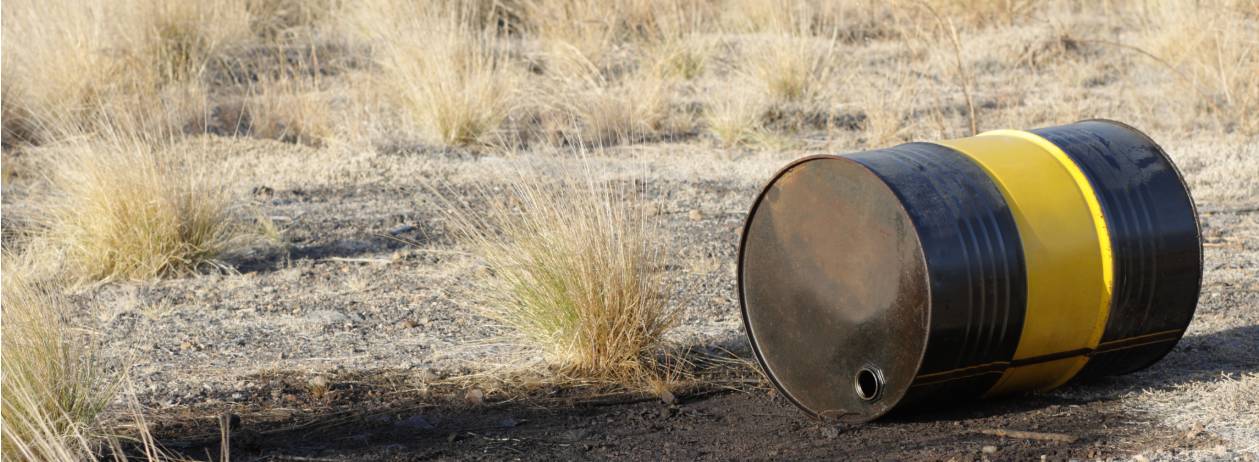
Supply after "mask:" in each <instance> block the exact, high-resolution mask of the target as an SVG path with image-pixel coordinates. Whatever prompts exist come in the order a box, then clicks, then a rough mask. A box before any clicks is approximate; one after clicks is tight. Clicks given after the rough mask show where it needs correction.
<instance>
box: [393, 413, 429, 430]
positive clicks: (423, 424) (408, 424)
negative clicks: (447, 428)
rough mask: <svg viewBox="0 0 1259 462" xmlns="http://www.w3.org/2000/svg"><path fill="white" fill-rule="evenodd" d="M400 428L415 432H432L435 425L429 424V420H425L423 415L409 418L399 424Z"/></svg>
mask: <svg viewBox="0 0 1259 462" xmlns="http://www.w3.org/2000/svg"><path fill="white" fill-rule="evenodd" d="M398 426H399V427H404V428H410V429H415V430H432V429H433V428H434V427H433V424H432V423H429V421H428V419H425V418H424V416H422V415H413V416H411V417H408V418H406V420H403V421H401V422H398Z"/></svg>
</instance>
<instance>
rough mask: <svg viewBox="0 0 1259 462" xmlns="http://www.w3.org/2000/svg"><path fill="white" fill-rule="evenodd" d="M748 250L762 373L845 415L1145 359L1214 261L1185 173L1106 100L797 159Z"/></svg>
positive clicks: (1163, 347)
mask: <svg viewBox="0 0 1259 462" xmlns="http://www.w3.org/2000/svg"><path fill="white" fill-rule="evenodd" d="M738 263H739V271H738V283H739V296H740V302H741V304H742V310H743V321H744V327H745V328H746V330H747V335H748V337H749V339H750V340H751V344H752V349H753V351H754V352H755V354H756V357H757V360H758V361H759V362H760V364H761V366H762V367H763V368H764V370H765V372H766V375H767V376H768V377H769V378H770V380H771V381H772V382H773V383H774V385H775V386H776V387H777V388H778V389H779V390H780V391H781V392H782V394H783V395H784V396H786V397H787V398H788V399H790V400H791V401H793V402H794V403H796V404H797V405H798V406H800V407H801V408H803V409H804V410H806V411H808V412H810V413H812V414H815V415H818V416H822V417H828V418H834V419H839V420H841V421H847V422H863V421H868V420H871V419H874V418H877V417H879V416H881V415H883V414H885V413H887V412H889V411H892V410H899V409H912V408H915V407H920V406H923V405H931V404H938V403H950V402H956V401H958V400H963V399H971V398H979V397H989V396H997V395H1007V394H1015V393H1024V392H1034V391H1045V390H1049V389H1052V388H1055V387H1058V386H1060V385H1062V384H1064V383H1066V382H1068V381H1071V380H1072V379H1076V378H1085V377H1095V376H1100V375H1108V374H1122V373H1127V372H1132V371H1135V370H1138V369H1141V368H1144V367H1146V366H1149V365H1150V364H1152V363H1154V362H1155V361H1157V360H1158V359H1159V358H1161V357H1162V356H1163V355H1165V354H1167V352H1168V351H1170V350H1171V348H1172V347H1173V346H1174V345H1175V344H1176V342H1177V341H1178V340H1179V339H1180V338H1181V336H1182V335H1183V334H1184V332H1185V328H1186V327H1187V326H1188V324H1189V321H1190V319H1191V318H1192V316H1193V312H1194V308H1195V307H1196V305H1197V300H1198V292H1199V288H1200V286H1201V279H1202V247H1201V234H1200V231H1199V228H1198V219H1197V213H1196V211H1195V209H1194V204H1193V200H1192V199H1191V198H1190V196H1189V191H1188V188H1187V186H1186V185H1185V182H1184V180H1183V178H1182V177H1181V176H1180V174H1179V172H1178V171H1177V170H1176V167H1175V166H1174V165H1173V164H1172V162H1171V160H1170V159H1169V158H1168V157H1167V155H1166V153H1164V151H1163V150H1162V148H1160V147H1159V146H1158V145H1157V144H1155V143H1154V142H1153V141H1152V140H1151V139H1150V138H1149V137H1147V136H1145V135H1144V134H1142V133H1141V132H1139V131H1137V130H1136V129H1134V128H1132V127H1129V126H1127V125H1123V124H1120V123H1117V122H1112V121H1106V120H1088V121H1082V122H1078V123H1074V124H1070V125H1062V126H1057V127H1049V128H1043V129H1037V130H1030V131H1021V130H997V131H991V132H986V133H983V134H980V135H978V136H973V137H969V138H962V139H957V140H950V141H943V142H938V143H909V144H902V145H900V146H896V147H892V148H888V149H881V150H874V151H866V152H859V153H855V154H846V155H822V156H811V157H806V158H803V159H800V160H797V161H795V162H793V163H791V164H790V165H788V166H787V167H785V168H783V169H782V170H781V171H779V172H778V173H777V174H776V175H775V176H774V177H773V179H772V180H771V181H770V182H769V184H768V185H766V186H765V188H764V189H763V190H762V191H761V193H760V195H759V196H758V197H757V199H756V202H755V203H754V204H753V206H752V209H751V212H750V213H749V215H748V218H747V222H746V224H745V226H744V232H743V235H742V242H741V244H740V248H739V262H738Z"/></svg>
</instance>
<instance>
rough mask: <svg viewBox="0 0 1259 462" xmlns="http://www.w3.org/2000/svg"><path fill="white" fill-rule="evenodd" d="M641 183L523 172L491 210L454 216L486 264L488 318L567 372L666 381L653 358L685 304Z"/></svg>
mask: <svg viewBox="0 0 1259 462" xmlns="http://www.w3.org/2000/svg"><path fill="white" fill-rule="evenodd" d="M638 187H639V186H630V185H625V184H620V183H612V182H605V181H601V180H597V179H594V178H593V177H591V176H590V175H589V172H587V173H586V174H585V175H582V174H574V175H572V176H569V177H567V178H565V179H560V180H550V179H544V178H543V177H533V176H523V175H522V176H520V177H519V178H517V179H516V180H514V181H511V182H510V183H509V184H508V185H507V186H506V191H507V195H506V197H502V195H501V193H498V194H494V195H488V194H487V195H486V198H487V199H488V200H489V201H490V205H489V206H488V209H487V210H486V211H485V212H484V214H476V215H472V214H469V213H466V212H461V213H456V214H454V215H453V216H452V223H453V224H454V229H455V230H456V232H457V234H458V235H459V236H460V237H461V239H462V240H464V241H465V242H466V243H467V244H468V245H469V246H471V247H472V248H473V249H475V251H476V252H477V254H478V255H480V256H481V257H482V258H483V259H484V261H485V263H486V265H487V266H488V269H489V272H488V274H487V277H486V278H485V279H484V280H483V282H484V284H485V285H484V293H485V294H486V297H487V301H486V304H485V305H486V306H487V312H486V315H487V316H488V317H489V318H491V319H493V320H495V321H497V322H499V323H501V325H503V326H504V327H506V328H508V335H509V336H512V337H514V338H515V339H516V340H517V341H519V342H520V343H522V344H523V345H525V346H527V347H530V348H532V349H534V350H536V351H540V352H541V353H542V354H543V356H544V357H545V358H546V360H547V362H548V363H549V364H550V365H552V366H553V367H554V368H555V370H556V371H557V372H558V373H560V374H561V375H563V376H566V377H570V378H575V379H581V380H593V381H602V382H610V383H616V384H624V385H629V386H635V385H639V386H641V385H646V384H650V383H653V380H654V379H657V378H658V377H657V376H656V372H657V370H658V369H657V367H656V363H655V358H654V355H655V354H657V353H660V352H661V348H662V346H663V336H664V335H665V333H667V332H668V331H669V329H671V328H672V327H673V326H674V325H676V323H677V321H678V313H679V311H678V309H677V306H676V305H675V304H674V303H672V301H671V300H670V295H669V294H670V287H669V286H668V284H667V282H666V280H665V279H664V278H663V275H662V274H661V273H660V270H661V266H662V262H663V258H664V256H665V255H664V249H663V248H662V245H661V244H660V240H659V237H658V232H657V230H656V225H655V220H654V219H653V217H652V216H650V215H648V212H647V210H646V209H645V208H644V207H643V204H644V203H643V199H642V197H643V194H644V193H643V192H642V191H640V190H638V189H636V188H638ZM496 196H497V197H496ZM502 199H505V200H502Z"/></svg>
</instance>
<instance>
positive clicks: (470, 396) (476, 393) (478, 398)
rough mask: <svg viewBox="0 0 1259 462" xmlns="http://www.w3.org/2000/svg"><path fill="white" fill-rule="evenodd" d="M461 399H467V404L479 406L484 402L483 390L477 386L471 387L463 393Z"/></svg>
mask: <svg viewBox="0 0 1259 462" xmlns="http://www.w3.org/2000/svg"><path fill="white" fill-rule="evenodd" d="M463 399H464V400H467V401H468V404H471V405H473V406H480V405H481V404H484V403H485V392H483V391H481V390H480V389H478V388H473V389H471V390H468V392H467V393H465V394H464V395H463Z"/></svg>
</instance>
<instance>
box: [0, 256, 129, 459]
mask: <svg viewBox="0 0 1259 462" xmlns="http://www.w3.org/2000/svg"><path fill="white" fill-rule="evenodd" d="M3 258H4V266H5V268H4V276H3V297H2V298H3V307H2V308H0V316H2V317H3V320H2V321H0V326H2V329H3V335H0V339H2V340H0V342H2V343H3V349H2V350H0V358H2V360H0V362H2V363H3V364H2V365H0V369H3V372H2V374H0V377H2V378H0V389H2V391H0V403H2V406H0V407H2V408H3V410H2V411H0V428H2V429H3V431H0V449H2V451H0V454H3V456H4V459H6V460H49V461H79V460H89V459H94V458H95V453H96V450H97V449H98V448H97V447H95V446H94V445H93V443H92V442H93V441H94V438H95V436H96V435H97V434H98V433H99V430H100V428H99V427H98V418H99V416H100V415H101V412H102V411H103V410H104V409H105V406H106V405H108V404H109V402H110V401H111V400H112V399H113V397H114V391H115V390H116V387H115V385H116V383H115V381H114V380H113V378H112V377H111V376H110V375H109V374H108V373H106V372H105V369H104V367H103V363H101V362H100V361H98V360H97V359H96V356H95V352H94V351H93V349H92V348H91V347H90V346H89V345H90V341H88V340H87V339H85V338H84V337H85V336H84V335H83V334H82V333H80V332H76V331H75V330H74V329H71V328H70V327H69V326H68V325H66V323H65V321H64V320H63V317H64V316H65V315H66V314H67V313H66V309H67V306H68V303H67V302H66V301H65V299H64V298H63V296H62V295H61V294H60V293H59V292H58V291H56V290H55V289H54V288H52V287H50V286H49V285H48V284H47V283H46V282H43V281H37V280H32V279H30V278H28V277H27V276H26V274H25V273H24V268H23V267H24V266H26V265H27V263H24V262H22V261H21V260H23V259H24V258H27V257H25V256H17V255H13V254H10V253H9V252H5V253H4V256H3Z"/></svg>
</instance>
